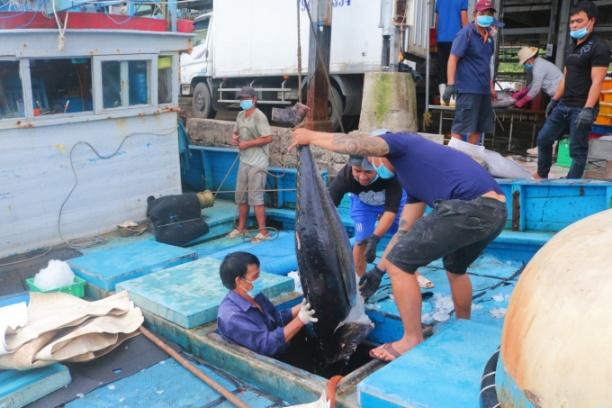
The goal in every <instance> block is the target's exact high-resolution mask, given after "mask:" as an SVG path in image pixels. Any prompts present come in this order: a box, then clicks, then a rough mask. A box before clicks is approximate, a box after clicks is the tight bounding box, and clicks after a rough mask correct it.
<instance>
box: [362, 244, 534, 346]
mask: <svg viewBox="0 0 612 408" xmlns="http://www.w3.org/2000/svg"><path fill="white" fill-rule="evenodd" d="M521 268H522V264H521V263H518V262H514V261H502V260H500V259H498V258H494V257H492V256H490V255H483V256H481V257H480V258H478V259H477V260H476V262H475V263H474V264H473V265H472V267H471V268H470V270H469V275H470V278H471V281H472V287H473V293H474V297H475V299H474V302H473V306H472V321H474V322H478V323H483V324H488V325H492V326H495V327H499V328H501V327H502V325H503V316H504V313H505V309H506V308H507V307H508V300H509V295H510V293H511V292H512V289H513V288H514V285H515V284H516V279H517V277H516V276H515V277H513V275H515V274H516V273H517V272H518V271H519V270H520V269H521ZM419 272H420V273H421V274H422V275H423V276H425V277H427V278H428V279H430V280H431V281H432V282H433V283H434V285H435V287H434V288H432V289H423V290H422V292H433V297H431V298H429V299H425V300H424V301H423V309H422V312H421V313H422V321H423V323H425V324H434V325H435V330H436V331H437V330H440V329H441V328H442V327H444V326H446V325H447V324H449V323H451V322H453V321H454V320H455V317H454V314H451V315H449V314H448V313H445V312H446V311H449V310H450V309H452V307H451V308H450V309H449V308H447V307H445V305H448V304H450V303H451V302H452V301H451V293H450V286H449V284H448V279H447V278H446V272H445V271H444V268H443V267H442V261H441V260H437V261H435V262H433V263H431V264H430V265H429V266H427V267H424V268H420V269H419ZM390 285H391V284H390V282H389V278H388V277H387V276H385V277H384V278H383V281H382V284H381V288H380V289H379V291H378V292H377V293H376V294H375V295H374V296H373V297H372V298H371V299H370V301H369V302H368V303H366V311H367V313H368V315H369V316H370V318H371V319H372V321H373V322H374V323H375V325H376V326H375V328H374V330H372V332H371V333H370V335H369V336H368V339H369V340H371V341H373V342H375V343H386V342H389V341H395V340H397V339H398V338H400V337H401V336H402V334H403V326H402V322H401V320H400V317H399V313H398V311H397V307H396V306H395V302H394V300H393V299H392V296H391V287H390ZM436 312H438V313H436Z"/></svg>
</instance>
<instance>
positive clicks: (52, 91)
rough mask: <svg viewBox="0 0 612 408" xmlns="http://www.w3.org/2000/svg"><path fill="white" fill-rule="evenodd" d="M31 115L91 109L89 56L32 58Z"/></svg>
mask: <svg viewBox="0 0 612 408" xmlns="http://www.w3.org/2000/svg"><path fill="white" fill-rule="evenodd" d="M30 78H31V83H32V105H33V106H32V108H33V112H34V116H41V115H54V114H64V113H76V112H90V111H92V110H93V99H92V80H91V78H92V71H91V58H88V57H82V58H81V57H78V58H63V59H32V60H30Z"/></svg>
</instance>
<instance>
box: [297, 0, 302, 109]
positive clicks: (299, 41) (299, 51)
mask: <svg viewBox="0 0 612 408" xmlns="http://www.w3.org/2000/svg"><path fill="white" fill-rule="evenodd" d="M300 1H301V0H296V4H297V70H298V102H300V103H302V33H301V31H302V29H301V23H300Z"/></svg>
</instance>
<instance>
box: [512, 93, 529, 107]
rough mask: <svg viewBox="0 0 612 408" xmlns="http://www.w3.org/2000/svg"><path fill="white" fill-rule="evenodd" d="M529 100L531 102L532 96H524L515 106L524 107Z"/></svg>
mask: <svg viewBox="0 0 612 408" xmlns="http://www.w3.org/2000/svg"><path fill="white" fill-rule="evenodd" d="M529 102H531V98H530V97H528V96H524V97H522V98H521V99H519V100H518V101H516V103H515V104H514V107H515V108H519V109H521V108H523V107H524V106H525V105H527V104H528V103H529Z"/></svg>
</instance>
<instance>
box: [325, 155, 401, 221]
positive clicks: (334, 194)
mask: <svg viewBox="0 0 612 408" xmlns="http://www.w3.org/2000/svg"><path fill="white" fill-rule="evenodd" d="M351 167H352V166H351V165H350V164H347V165H346V166H344V167H343V168H342V169H341V170H340V171H339V172H338V174H337V175H336V178H335V179H334V181H333V182H332V184H331V186H330V187H329V194H330V195H331V199H332V201H333V202H334V205H335V206H336V207H337V206H338V205H339V204H340V201H342V197H344V194H346V193H353V194H356V195H358V196H359V199H360V200H361V201H362V202H363V203H365V204H368V205H384V206H385V211H390V212H394V213H396V212H397V211H398V209H399V205H400V201H401V199H402V186H401V185H400V183H399V181H398V180H397V177H393V178H392V179H387V180H385V179H381V178H378V179H377V180H376V181H375V182H373V183H372V184H369V185H367V186H362V185H361V184H359V182H358V181H357V180H355V177H353V170H352V168H351Z"/></svg>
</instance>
